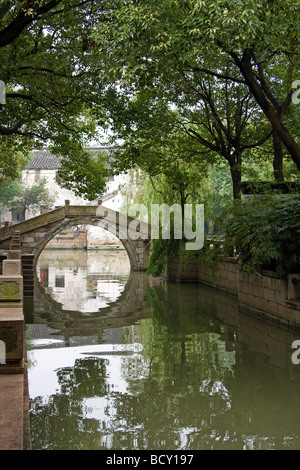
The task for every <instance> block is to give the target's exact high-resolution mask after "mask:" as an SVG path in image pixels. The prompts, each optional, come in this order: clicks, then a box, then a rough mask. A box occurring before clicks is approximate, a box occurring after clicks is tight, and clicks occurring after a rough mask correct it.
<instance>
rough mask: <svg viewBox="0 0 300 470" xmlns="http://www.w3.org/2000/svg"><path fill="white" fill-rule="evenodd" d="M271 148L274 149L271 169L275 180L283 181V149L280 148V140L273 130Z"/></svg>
mask: <svg viewBox="0 0 300 470" xmlns="http://www.w3.org/2000/svg"><path fill="white" fill-rule="evenodd" d="M272 137H273V149H274V159H273V171H274V178H275V180H276V181H277V182H278V183H280V182H282V181H284V175H283V166H282V161H283V150H282V141H281V139H280V138H279V136H278V134H277V133H276V132H275V131H274V130H273V133H272Z"/></svg>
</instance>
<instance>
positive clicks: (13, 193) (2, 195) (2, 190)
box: [0, 181, 22, 206]
mask: <svg viewBox="0 0 300 470" xmlns="http://www.w3.org/2000/svg"><path fill="white" fill-rule="evenodd" d="M21 193H22V187H21V185H20V184H19V183H18V182H17V181H7V182H6V183H4V184H3V185H2V186H0V204H3V205H4V206H8V205H9V204H10V203H11V202H12V201H13V200H14V199H15V198H16V197H17V196H20V195H21Z"/></svg>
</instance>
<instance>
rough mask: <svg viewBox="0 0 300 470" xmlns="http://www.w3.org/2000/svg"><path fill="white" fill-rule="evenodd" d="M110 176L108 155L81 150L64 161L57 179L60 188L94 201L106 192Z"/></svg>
mask: <svg viewBox="0 0 300 470" xmlns="http://www.w3.org/2000/svg"><path fill="white" fill-rule="evenodd" d="M109 176H110V170H109V168H108V155H107V154H106V153H105V152H98V153H97V154H94V153H92V152H90V151H88V150H80V149H79V150H78V151H77V152H76V153H75V154H73V155H69V156H68V157H64V158H63V159H62V165H61V168H59V170H58V172H57V178H56V179H57V181H58V183H59V184H60V186H62V187H64V188H66V189H70V190H72V191H74V193H75V194H76V195H79V196H83V197H85V198H86V199H88V200H90V201H93V200H95V199H96V198H97V197H99V196H100V195H101V194H102V193H103V192H104V190H105V187H106V184H107V182H108V179H109Z"/></svg>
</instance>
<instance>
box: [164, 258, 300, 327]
mask: <svg viewBox="0 0 300 470" xmlns="http://www.w3.org/2000/svg"><path fill="white" fill-rule="evenodd" d="M167 277H168V279H170V280H171V281H176V282H179V283H182V282H196V283H199V284H200V285H203V286H207V287H210V288H213V289H215V290H217V291H219V292H223V293H225V294H226V295H230V296H234V297H236V298H237V300H238V302H239V308H240V309H241V310H245V311H248V312H249V313H251V314H252V315H256V316H257V317H259V318H262V319H263V320H265V321H268V322H270V321H271V322H274V323H277V324H281V325H284V326H286V327H288V328H293V329H299V328H300V273H291V274H289V275H288V276H287V277H286V278H284V279H282V278H279V277H278V276H277V275H276V273H275V272H272V271H267V270H261V272H260V273H259V274H253V273H249V272H246V271H245V270H244V269H243V266H242V264H241V262H240V261H239V258H238V257H228V258H226V259H224V260H223V261H221V262H219V263H218V264H216V266H214V267H209V266H206V265H205V264H203V263H201V264H200V263H199V262H198V261H197V260H196V259H194V258H191V259H190V260H189V261H186V259H185V257H184V255H181V254H179V255H177V256H174V257H173V258H172V259H171V260H170V261H169V266H168V272H167Z"/></svg>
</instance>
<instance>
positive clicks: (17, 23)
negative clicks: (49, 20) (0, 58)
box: [0, 0, 62, 47]
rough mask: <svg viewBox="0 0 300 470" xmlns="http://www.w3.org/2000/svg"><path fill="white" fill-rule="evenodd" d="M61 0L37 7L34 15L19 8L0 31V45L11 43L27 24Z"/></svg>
mask: <svg viewBox="0 0 300 470" xmlns="http://www.w3.org/2000/svg"><path fill="white" fill-rule="evenodd" d="M61 1H62V0H50V1H49V2H48V3H46V5H43V6H41V7H39V8H37V10H36V11H35V12H34V15H29V14H27V15H26V13H25V12H24V11H23V10H21V11H20V12H19V14H18V15H17V16H16V18H15V19H14V20H12V21H11V23H10V24H9V25H7V26H6V28H4V29H3V30H2V31H1V32H0V47H5V46H7V45H8V44H11V43H12V42H13V41H14V40H15V39H16V38H17V37H18V36H19V35H20V34H21V33H22V31H23V30H24V29H25V28H26V27H27V26H28V25H30V24H31V23H33V21H35V20H37V19H39V17H40V16H42V15H44V14H45V13H48V11H50V10H52V9H53V8H55V7H56V5H58V4H59V3H60V2H61Z"/></svg>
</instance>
